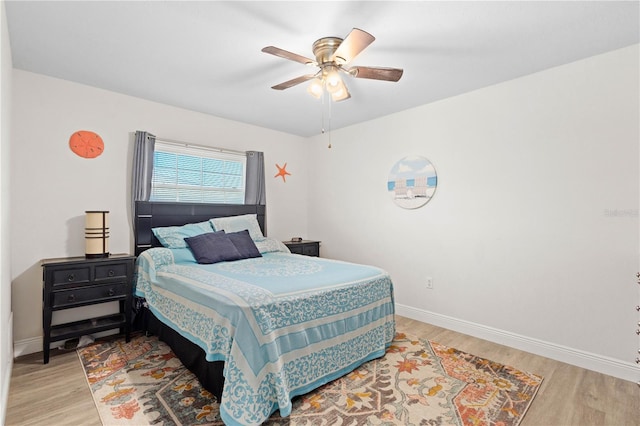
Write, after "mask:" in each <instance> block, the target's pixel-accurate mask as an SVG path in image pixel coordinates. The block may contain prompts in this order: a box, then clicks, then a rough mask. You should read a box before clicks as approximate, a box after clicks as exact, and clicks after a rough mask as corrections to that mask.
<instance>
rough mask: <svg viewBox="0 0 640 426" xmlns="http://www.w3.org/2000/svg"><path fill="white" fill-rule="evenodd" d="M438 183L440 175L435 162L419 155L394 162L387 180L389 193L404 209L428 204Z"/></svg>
mask: <svg viewBox="0 0 640 426" xmlns="http://www.w3.org/2000/svg"><path fill="white" fill-rule="evenodd" d="M437 185H438V176H437V175H436V169H435V168H434V167H433V164H431V162H430V161H429V160H427V159H426V158H424V157H420V156H418V155H410V156H408V157H404V158H403V159H402V160H400V161H398V162H397V163H396V164H394V166H393V167H392V168H391V171H390V172H389V179H388V180H387V190H388V191H389V195H390V196H391V198H392V199H393V201H394V202H395V203H396V204H397V205H398V206H400V207H402V208H404V209H417V208H418V207H422V206H424V205H425V204H427V203H428V202H429V200H430V199H431V197H433V194H434V193H435V192H436V186H437Z"/></svg>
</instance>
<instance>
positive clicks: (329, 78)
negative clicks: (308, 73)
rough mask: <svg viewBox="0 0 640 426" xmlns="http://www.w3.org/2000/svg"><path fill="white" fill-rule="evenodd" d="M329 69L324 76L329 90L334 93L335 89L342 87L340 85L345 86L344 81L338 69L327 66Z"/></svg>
mask: <svg viewBox="0 0 640 426" xmlns="http://www.w3.org/2000/svg"><path fill="white" fill-rule="evenodd" d="M327 68H328V69H329V70H328V71H327V74H326V76H325V78H324V80H325V83H326V86H327V91H328V92H329V93H334V92H335V91H337V90H339V89H340V86H344V83H343V82H342V78H340V74H338V69H337V68H336V67H333V66H329V67H327Z"/></svg>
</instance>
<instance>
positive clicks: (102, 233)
mask: <svg viewBox="0 0 640 426" xmlns="http://www.w3.org/2000/svg"><path fill="white" fill-rule="evenodd" d="M85 213H86V216H85V224H84V240H85V256H86V257H87V258H96V257H109V212H108V211H104V210H91V211H86V212H85Z"/></svg>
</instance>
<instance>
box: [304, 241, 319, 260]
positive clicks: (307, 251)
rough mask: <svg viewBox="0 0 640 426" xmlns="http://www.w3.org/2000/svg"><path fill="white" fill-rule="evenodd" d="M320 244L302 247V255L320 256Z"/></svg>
mask: <svg viewBox="0 0 640 426" xmlns="http://www.w3.org/2000/svg"><path fill="white" fill-rule="evenodd" d="M318 249H319V247H318V244H305V245H304V246H302V254H304V255H305V256H316V257H317V256H320V252H319V250H318Z"/></svg>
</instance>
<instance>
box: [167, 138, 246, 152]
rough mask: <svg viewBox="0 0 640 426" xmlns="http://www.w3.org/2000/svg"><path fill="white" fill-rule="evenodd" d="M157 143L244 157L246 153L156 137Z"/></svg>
mask: <svg viewBox="0 0 640 426" xmlns="http://www.w3.org/2000/svg"><path fill="white" fill-rule="evenodd" d="M156 140H157V141H160V142H165V143H168V144H173V145H178V146H184V147H187V148H188V147H190V146H193V147H198V148H205V149H210V150H212V151H218V152H223V153H225V152H226V153H228V154H242V155H246V154H247V152H246V151H236V150H233V149H226V148H219V147H216V146H209V145H201V144H196V143H191V142H183V141H177V140H174V139H164V138H158V137H156Z"/></svg>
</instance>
